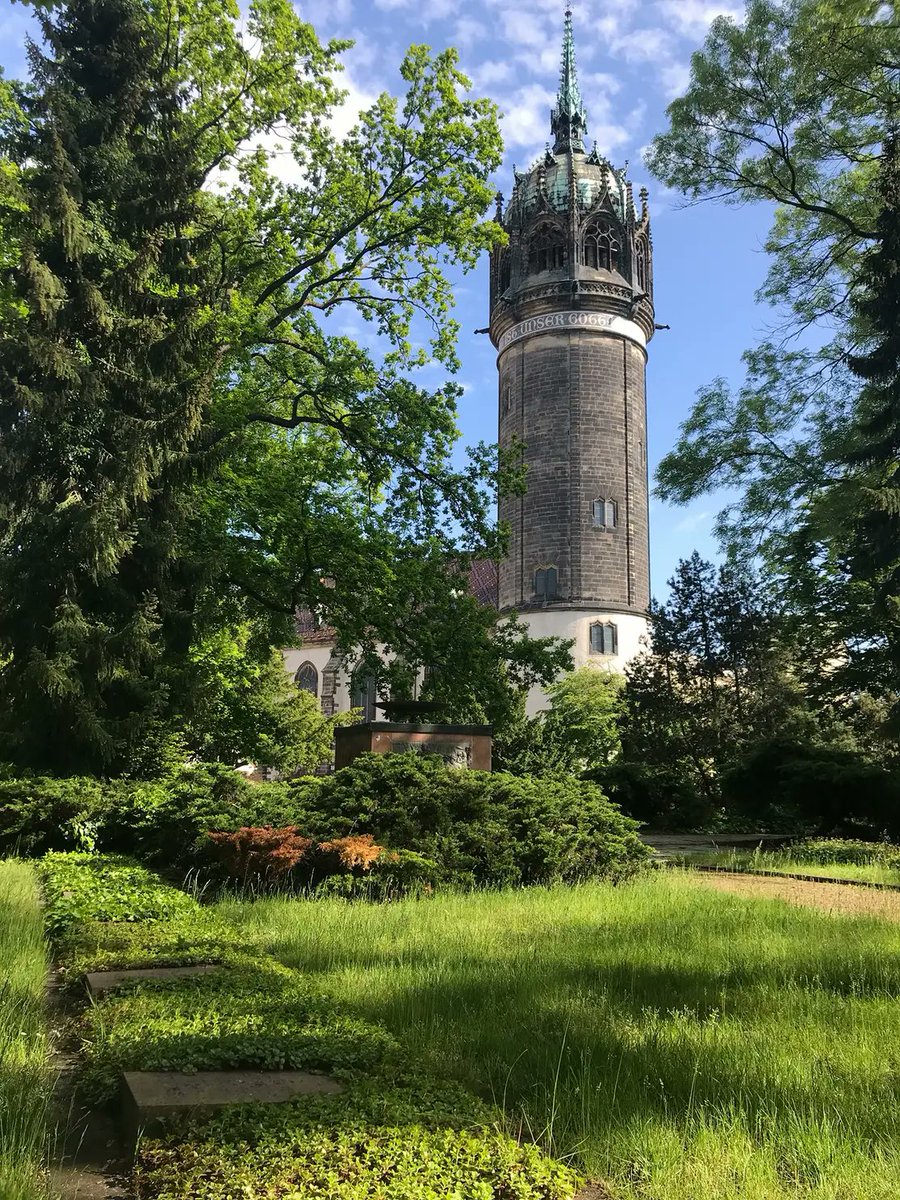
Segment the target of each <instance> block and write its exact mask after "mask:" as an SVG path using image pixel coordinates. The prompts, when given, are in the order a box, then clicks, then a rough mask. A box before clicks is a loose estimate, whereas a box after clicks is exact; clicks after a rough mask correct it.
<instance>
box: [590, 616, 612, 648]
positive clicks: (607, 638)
mask: <svg viewBox="0 0 900 1200" xmlns="http://www.w3.org/2000/svg"><path fill="white" fill-rule="evenodd" d="M591 653H592V654H606V655H608V656H613V655H616V654H618V653H619V630H618V627H617V626H615V625H614V624H613V623H612V621H607V622H605V623H604V622H603V621H597V622H596V623H595V624H594V625H592V626H591Z"/></svg>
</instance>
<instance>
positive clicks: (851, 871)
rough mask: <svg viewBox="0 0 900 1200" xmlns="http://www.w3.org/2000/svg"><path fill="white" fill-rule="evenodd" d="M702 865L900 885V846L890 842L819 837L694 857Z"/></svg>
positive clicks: (691, 857)
mask: <svg viewBox="0 0 900 1200" xmlns="http://www.w3.org/2000/svg"><path fill="white" fill-rule="evenodd" d="M686 862H687V865H690V864H692V863H694V864H696V865H698V866H716V867H729V868H731V869H732V870H742V869H743V870H752V871H777V872H778V873H779V874H782V873H783V874H788V875H817V876H820V877H822V878H828V879H849V880H856V881H858V882H859V883H888V884H896V885H898V886H900V846H897V845H894V844H893V843H890V842H858V841H853V840H849V839H846V840H845V839H842V838H818V839H810V840H809V841H806V842H798V843H797V844H796V845H793V846H784V847H781V848H779V849H777V850H720V851H709V852H703V853H701V854H692V855H691V856H690V859H688V860H686Z"/></svg>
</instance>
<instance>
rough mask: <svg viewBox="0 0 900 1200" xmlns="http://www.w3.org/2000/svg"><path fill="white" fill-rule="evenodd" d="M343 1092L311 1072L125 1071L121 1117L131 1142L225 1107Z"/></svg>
mask: <svg viewBox="0 0 900 1200" xmlns="http://www.w3.org/2000/svg"><path fill="white" fill-rule="evenodd" d="M343 1090H344V1088H343V1085H342V1084H340V1083H338V1082H337V1081H336V1080H334V1079H331V1078H330V1077H329V1076H327V1075H313V1074H310V1073H309V1072H307V1071H198V1072H196V1074H183V1073H181V1072H180V1071H126V1072H125V1073H124V1074H123V1075H122V1089H121V1091H122V1119H123V1122H124V1127H125V1133H126V1136H127V1137H129V1138H130V1139H131V1141H132V1143H133V1142H134V1141H136V1140H137V1135H138V1132H139V1131H140V1130H151V1129H152V1128H153V1126H154V1125H156V1124H157V1123H158V1122H159V1121H161V1120H163V1119H164V1118H167V1117H177V1116H179V1115H182V1114H184V1115H187V1114H188V1113H194V1112H211V1111H213V1110H215V1109H217V1108H223V1107H224V1106H225V1105H226V1104H250V1103H256V1104H286V1103H287V1102H288V1101H289V1100H294V1099H296V1097H297V1096H328V1095H334V1094H336V1093H338V1092H342V1091H343Z"/></svg>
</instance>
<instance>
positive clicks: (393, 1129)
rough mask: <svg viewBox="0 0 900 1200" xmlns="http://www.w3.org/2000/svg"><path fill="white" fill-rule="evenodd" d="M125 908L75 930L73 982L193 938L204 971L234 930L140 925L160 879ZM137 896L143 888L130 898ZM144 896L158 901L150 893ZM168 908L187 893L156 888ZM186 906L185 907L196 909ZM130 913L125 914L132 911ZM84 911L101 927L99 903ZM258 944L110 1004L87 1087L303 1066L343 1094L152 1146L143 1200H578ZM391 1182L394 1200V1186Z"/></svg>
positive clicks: (66, 949)
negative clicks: (136, 1078)
mask: <svg viewBox="0 0 900 1200" xmlns="http://www.w3.org/2000/svg"><path fill="white" fill-rule="evenodd" d="M45 861H46V866H45V875H46V878H47V880H48V882H49V883H50V884H51V886H53V887H57V888H58V887H60V886H62V884H64V883H66V882H68V881H69V880H71V879H72V878H73V877H77V876H78V873H79V871H80V870H81V869H82V868H83V867H84V866H85V863H84V856H77V855H50V856H48V858H47V859H46V860H45ZM104 861H105V862H106V863H107V864H108V866H109V869H110V871H111V872H113V873H118V874H119V877H120V878H123V879H124V876H123V875H122V874H121V872H122V869H123V863H122V862H121V861H119V860H115V859H107V860H103V859H102V858H96V859H94V860H91V863H90V865H91V867H92V868H93V877H94V882H95V884H98V883H99V877H100V869H101V867H102V865H103V863H104ZM143 875H144V878H143V879H142V880H140V881H137V880H135V879H132V880H131V885H132V886H130V888H129V887H126V889H125V891H124V893H123V905H122V909H123V911H122V913H121V915H122V917H123V918H124V919H126V920H128V919H130V920H131V922H132V924H131V927H130V929H129V928H126V927H125V926H123V925H121V924H116V925H103V924H101V923H98V921H97V920H96V919H93V920H91V919H87V920H82V919H79V918H78V917H77V916H76V918H75V920H73V922H72V923H71V924H69V925H68V926H67V927H66V928H64V929H62V930H61V931H60V932H59V933H58V935H57V936H56V949H57V953H59V954H60V955H61V957H62V962H63V967H64V969H65V970H66V971H67V972H68V973H69V975H70V977H72V976H73V975H76V974H77V972H78V971H79V970H81V971H83V970H87V969H97V968H101V967H108V966H110V965H112V964H115V965H133V964H134V961H135V959H134V955H135V953H136V951H139V943H140V946H142V948H143V951H144V955H145V957H144V961H145V962H158V961H160V952H162V955H163V957H164V960H165V961H168V957H167V956H168V955H170V954H171V953H172V952H173V950H174V949H175V948H176V944H175V940H174V939H173V927H174V926H179V927H180V928H179V934H178V937H179V938H182V939H183V942H182V945H181V951H182V954H183V959H182V961H187V962H193V961H197V957H198V954H199V953H202V951H203V949H204V948H205V947H206V945H207V944H208V938H209V935H210V933H211V932H212V931H213V930H214V929H218V930H219V932H220V933H221V932H222V931H223V929H224V928H225V927H224V925H223V922H222V921H221V918H220V917H219V916H218V914H215V913H210V912H209V911H208V910H204V909H201V908H200V907H199V906H198V905H196V904H195V903H194V902H192V901H188V902H187V905H186V906H185V907H184V908H183V909H179V910H178V911H176V912H175V915H174V918H173V919H172V920H170V921H165V922H161V923H157V924H147V923H144V924H140V923H139V921H140V919H141V917H142V916H143V915H144V914H145V910H146V903H145V901H146V891H147V887H149V885H150V880H151V879H152V878H153V877H149V876H147V873H143ZM137 882H139V883H140V884H141V885H142V886H140V887H136V886H133V885H134V884H135V883H137ZM144 885H146V886H144ZM155 887H156V889H157V890H158V892H159V893H164V892H165V891H169V892H174V891H175V889H173V888H171V887H170V886H169V885H166V884H164V883H162V881H161V880H159V879H158V878H156V879H155ZM183 899H184V900H187V897H183ZM129 900H131V901H132V902H133V907H132V908H131V911H130V914H129V915H126V911H125V910H127V905H128V901H129ZM84 907H85V911H86V912H88V913H89V914H90V913H93V914H94V916H95V917H96V914H101V915H102V914H104V913H105V912H106V910H107V903H106V900H105V898H104V896H103V895H101V894H98V896H97V898H96V901H95V903H94V904H93V906H89V905H88V906H84ZM260 941H261V939H254V938H253V937H252V936H251V937H248V936H247V933H246V931H244V930H237V929H235V928H234V927H231V928H230V930H226V931H225V932H224V936H222V938H221V943H220V944H221V946H222V947H223V953H222V961H223V969H222V970H221V971H219V972H216V973H212V974H206V975H204V976H198V977H193V978H186V979H181V980H177V981H173V980H167V981H156V982H154V983H150V982H141V983H138V984H132V985H130V986H127V987H125V988H123V989H121V990H120V991H118V992H114V993H108V994H107V995H106V996H104V997H103V998H102V999H100V1000H99V1001H98V1002H97V1003H96V1004H94V1005H92V1006H91V1007H90V1008H88V1009H87V1010H86V1012H85V1013H84V1015H83V1016H82V1018H81V1021H80V1032H81V1035H82V1051H83V1054H84V1056H85V1066H84V1070H83V1078H82V1087H83V1088H84V1091H85V1094H86V1095H88V1096H91V1097H93V1098H94V1099H96V1100H99V1099H102V1098H105V1097H106V1096H109V1095H111V1094H112V1093H113V1092H114V1090H115V1087H116V1085H117V1082H118V1075H119V1072H121V1071H122V1070H141V1069H144V1070H181V1071H193V1070H201V1069H223V1068H227V1067H245V1068H246V1067H258V1068H263V1069H269V1070H279V1069H284V1068H288V1067H305V1068H311V1069H314V1070H315V1069H317V1070H327V1071H329V1072H330V1073H332V1074H335V1075H337V1076H339V1077H340V1078H342V1079H343V1080H344V1081H345V1082H346V1085H347V1086H346V1089H345V1091H344V1092H343V1093H342V1094H340V1095H337V1096H329V1097H327V1098H326V1097H319V1098H312V1097H307V1098H302V1099H298V1100H296V1101H294V1102H292V1103H290V1104H287V1105H281V1106H263V1105H241V1106H233V1107H231V1108H229V1109H227V1110H224V1111H221V1112H219V1113H217V1114H215V1115H214V1116H212V1117H194V1118H192V1119H190V1120H189V1121H187V1122H185V1121H183V1120H182V1121H179V1122H178V1124H177V1125H175V1126H173V1128H172V1130H171V1132H170V1133H168V1134H167V1135H166V1136H164V1137H162V1138H154V1139H142V1141H141V1145H140V1148H139V1153H138V1160H137V1163H136V1167H135V1177H134V1184H135V1194H136V1195H137V1196H140V1197H143V1198H145V1200H149V1198H151V1197H157V1198H158V1200H162V1198H163V1197H165V1196H169V1197H175V1196H194V1195H197V1194H198V1189H201V1190H202V1193H203V1195H204V1196H216V1195H218V1196H222V1197H226V1196H230V1197H234V1196H236V1194H237V1193H236V1192H235V1191H234V1188H235V1187H236V1186H238V1187H239V1188H240V1193H241V1195H242V1196H244V1197H252V1196H259V1198H260V1200H262V1198H263V1197H264V1196H265V1195H267V1194H268V1195H271V1194H272V1187H273V1186H274V1187H276V1188H277V1189H278V1191H279V1193H282V1192H283V1194H284V1195H285V1196H287V1195H288V1194H291V1195H299V1194H300V1192H299V1191H296V1190H295V1189H301V1190H302V1194H303V1195H317V1194H318V1195H321V1196H322V1197H325V1196H326V1195H327V1196H332V1197H346V1198H347V1200H352V1198H354V1197H355V1198H357V1200H362V1198H363V1197H367V1196H368V1197H372V1198H373V1200H374V1197H375V1196H376V1195H378V1196H381V1195H388V1194H390V1195H394V1196H397V1197H398V1200H399V1198H400V1197H405V1196H407V1195H409V1194H411V1191H410V1189H414V1190H415V1194H417V1195H418V1194H423V1195H424V1194H426V1193H425V1192H423V1191H422V1190H421V1189H422V1188H423V1187H428V1188H429V1189H431V1190H430V1192H429V1193H428V1194H432V1195H434V1196H435V1197H437V1196H439V1195H440V1196H444V1195H447V1194H448V1191H447V1189H448V1188H452V1189H454V1190H453V1191H452V1192H450V1193H449V1194H459V1195H467V1196H473V1197H475V1196H478V1197H481V1196H484V1198H485V1200H489V1198H490V1197H492V1196H495V1195H497V1194H499V1192H498V1191H497V1190H495V1186H496V1189H502V1194H503V1195H504V1196H508V1197H510V1200H512V1198H513V1197H515V1198H516V1200H572V1197H573V1196H574V1193H575V1191H576V1190H577V1187H578V1185H579V1179H578V1177H577V1176H576V1175H575V1173H574V1172H572V1171H571V1170H569V1169H568V1168H567V1167H564V1166H562V1165H561V1164H558V1163H555V1162H553V1161H552V1160H550V1159H547V1158H546V1157H545V1156H544V1155H543V1154H542V1153H541V1152H540V1151H539V1150H538V1149H537V1147H536V1146H532V1145H528V1144H525V1145H522V1144H520V1141H518V1140H516V1139H513V1138H511V1137H508V1136H506V1135H505V1134H503V1133H501V1132H499V1131H498V1129H497V1127H496V1125H497V1118H498V1116H499V1114H498V1113H496V1112H495V1111H494V1110H493V1109H491V1108H489V1107H488V1106H487V1105H485V1104H483V1103H481V1102H480V1101H478V1100H477V1099H475V1097H473V1096H472V1095H471V1094H469V1093H468V1092H466V1091H465V1090H464V1089H463V1088H461V1087H460V1086H459V1085H457V1084H455V1083H453V1082H451V1081H445V1080H437V1079H434V1078H432V1077H430V1076H429V1075H428V1074H426V1073H425V1072H422V1071H416V1070H415V1069H413V1068H412V1067H411V1065H410V1059H409V1056H408V1055H407V1054H406V1052H405V1050H404V1049H403V1048H402V1046H401V1045H400V1043H398V1042H397V1040H396V1039H395V1038H394V1037H393V1036H392V1035H391V1034H389V1033H388V1032H387V1031H386V1030H385V1029H384V1028H383V1026H381V1025H379V1024H378V1023H375V1022H371V1021H368V1020H366V1019H365V1018H362V1017H360V1016H357V1015H355V1014H352V1013H351V1012H348V1011H347V1010H346V1006H341V1005H340V1004H339V1003H336V1002H335V1000H334V998H333V997H330V996H327V995H325V994H324V993H323V992H322V990H321V989H320V988H319V987H318V985H317V976H316V973H315V972H308V973H299V972H296V971H293V970H290V969H288V968H287V967H285V966H283V965H281V964H279V963H278V962H276V961H275V960H274V959H272V958H271V957H269V956H268V955H267V954H265V953H263V951H262V950H261V948H259V947H258V946H255V945H254V943H255V942H256V943H258V942H260ZM386 1180H390V1183H389V1185H387V1186H388V1187H389V1189H390V1190H389V1192H385V1190H384V1189H385V1186H386V1184H385V1181H386Z"/></svg>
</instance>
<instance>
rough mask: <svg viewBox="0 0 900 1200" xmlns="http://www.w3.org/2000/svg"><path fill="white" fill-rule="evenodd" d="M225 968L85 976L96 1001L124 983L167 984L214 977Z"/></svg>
mask: <svg viewBox="0 0 900 1200" xmlns="http://www.w3.org/2000/svg"><path fill="white" fill-rule="evenodd" d="M222 969H223V968H222V967H219V966H210V965H205V966H190V967H139V968H136V969H135V970H132V971H90V972H89V973H88V974H87V975H86V976H85V981H86V983H87V989H88V992H89V993H90V995H91V999H93V1000H96V999H97V998H98V997H100V996H102V995H103V994H104V992H111V991H113V990H114V989H115V988H118V987H121V986H122V984H123V983H131V982H136V983H141V982H150V983H153V982H158V981H161V982H165V981H166V980H169V979H189V978H190V977H191V976H192V975H212V974H213V973H214V972H216V971H221V970H222Z"/></svg>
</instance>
